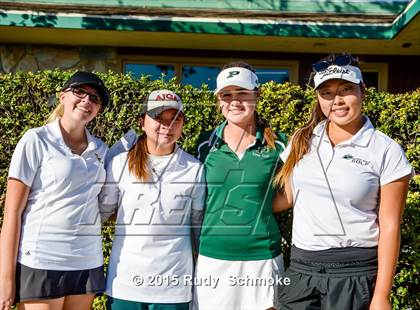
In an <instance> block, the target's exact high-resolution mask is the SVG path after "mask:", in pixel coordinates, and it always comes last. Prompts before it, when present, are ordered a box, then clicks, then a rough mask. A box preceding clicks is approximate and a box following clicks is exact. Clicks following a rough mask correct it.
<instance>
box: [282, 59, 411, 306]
mask: <svg viewBox="0 0 420 310" xmlns="http://www.w3.org/2000/svg"><path fill="white" fill-rule="evenodd" d="M313 69H314V84H315V91H316V98H317V104H316V106H315V108H314V110H313V113H312V117H311V119H310V120H309V122H308V123H307V124H306V125H305V126H303V127H302V128H300V129H298V130H297V131H296V133H295V134H294V135H293V137H292V140H291V143H290V144H289V146H288V147H287V148H286V150H285V152H283V153H282V155H281V156H282V158H283V160H284V161H285V164H284V166H283V168H282V169H281V171H280V173H279V174H278V175H277V177H276V181H277V183H278V184H281V185H282V186H284V187H285V195H279V196H278V197H277V200H276V201H275V203H274V210H275V211H281V210H284V209H287V208H290V207H292V206H293V234H292V244H293V247H292V254H291V265H290V268H289V269H288V270H287V271H286V276H287V277H289V278H290V285H289V286H282V287H281V288H280V293H279V301H280V308H281V309H340V310H347V309H348V310H356V309H371V310H373V309H381V310H391V305H390V301H389V295H390V291H391V287H392V281H393V277H394V273H395V267H396V263H397V259H398V252H399V246H400V220H401V215H402V212H403V209H404V206H405V198H406V195H407V191H408V183H409V180H410V177H411V175H412V168H411V166H410V164H409V163H408V161H407V158H406V157H405V155H404V151H403V150H402V149H401V147H400V146H399V145H398V144H397V143H396V142H395V141H393V140H392V139H391V138H389V137H388V136H386V135H385V134H383V133H382V132H380V131H378V130H376V129H375V128H374V127H373V125H372V123H371V122H370V120H369V118H368V117H367V116H365V115H363V114H362V111H361V110H362V105H363V98H364V90H365V86H364V83H363V78H362V73H361V71H360V68H359V66H358V61H357V59H356V58H354V57H352V56H351V55H349V54H343V55H330V56H329V57H327V58H325V59H323V60H321V61H320V62H318V63H316V64H314V65H313Z"/></svg>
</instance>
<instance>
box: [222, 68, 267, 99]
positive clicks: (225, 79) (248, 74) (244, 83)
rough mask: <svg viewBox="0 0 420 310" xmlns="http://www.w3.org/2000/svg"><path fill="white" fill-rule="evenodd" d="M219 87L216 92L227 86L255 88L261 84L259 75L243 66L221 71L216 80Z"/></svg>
mask: <svg viewBox="0 0 420 310" xmlns="http://www.w3.org/2000/svg"><path fill="white" fill-rule="evenodd" d="M216 85H217V88H216V90H215V91H214V94H217V93H218V92H220V91H221V90H222V89H223V88H225V87H227V86H239V87H242V88H245V89H248V90H253V89H255V88H258V87H259V86H260V84H259V82H258V77H257V75H256V74H255V73H254V72H252V71H251V70H249V69H246V68H241V67H232V68H227V69H225V70H223V71H222V72H220V73H219V75H218V76H217V80H216Z"/></svg>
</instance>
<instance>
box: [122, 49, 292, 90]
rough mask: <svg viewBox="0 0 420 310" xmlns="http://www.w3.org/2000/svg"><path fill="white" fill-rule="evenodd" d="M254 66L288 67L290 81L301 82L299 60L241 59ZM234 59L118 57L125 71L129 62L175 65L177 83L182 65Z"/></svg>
mask: <svg viewBox="0 0 420 310" xmlns="http://www.w3.org/2000/svg"><path fill="white" fill-rule="evenodd" d="M241 60H243V61H245V62H247V63H249V64H251V65H252V66H253V67H255V68H256V70H257V71H258V68H263V69H272V68H273V67H278V68H281V69H287V70H289V72H290V81H289V82H290V83H292V84H298V83H299V61H297V60H276V59H272V60H271V59H270V60H266V59H246V58H245V59H241ZM230 61H232V59H231V58H210V57H180V56H174V57H170V56H150V55H120V56H119V57H118V62H119V67H120V69H121V72H122V73H124V66H125V65H126V64H128V63H140V64H155V65H173V66H174V70H175V77H176V81H177V83H181V82H182V66H183V65H187V66H219V67H221V66H223V64H225V63H228V62H230Z"/></svg>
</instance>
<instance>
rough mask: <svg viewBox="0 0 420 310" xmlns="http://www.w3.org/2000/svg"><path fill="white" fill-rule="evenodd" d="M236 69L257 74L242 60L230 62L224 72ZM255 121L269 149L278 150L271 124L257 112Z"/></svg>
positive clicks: (223, 68)
mask: <svg viewBox="0 0 420 310" xmlns="http://www.w3.org/2000/svg"><path fill="white" fill-rule="evenodd" d="M234 67H238V68H245V69H248V70H250V71H252V72H254V73H255V74H256V71H255V69H254V67H252V66H251V65H250V64H248V63H246V62H244V61H241V60H239V61H232V62H229V63H227V64H225V65H224V66H223V67H222V71H223V70H225V69H228V68H234ZM256 90H257V89H256ZM255 121H256V124H257V126H258V127H259V128H261V129H262V130H263V132H264V140H265V142H266V143H267V146H268V148H270V149H274V148H276V143H275V141H276V139H277V136H276V134H275V133H274V131H273V129H272V128H271V126H270V123H269V122H268V121H267V120H265V119H263V118H261V117H260V116H259V115H258V113H257V112H255Z"/></svg>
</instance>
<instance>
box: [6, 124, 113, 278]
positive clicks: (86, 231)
mask: <svg viewBox="0 0 420 310" xmlns="http://www.w3.org/2000/svg"><path fill="white" fill-rule="evenodd" d="M86 135H87V139H88V146H87V148H86V150H85V151H84V152H83V154H81V155H80V156H79V155H76V154H73V153H72V152H71V150H70V148H69V147H68V146H67V145H66V144H65V143H64V140H63V136H62V133H61V130H60V127H59V123H58V120H57V121H55V122H53V123H50V124H48V125H45V126H42V127H39V128H33V129H29V130H28V131H27V132H26V133H25V134H24V135H23V137H22V138H21V139H20V141H19V143H18V144H17V146H16V149H15V151H14V153H13V157H12V161H11V164H10V170H9V177H10V178H15V179H18V180H20V181H22V182H23V183H25V184H26V185H27V186H29V187H30V191H29V197H28V202H27V206H26V208H25V210H24V212H23V218H22V230H21V237H20V244H19V252H18V261H19V262H20V263H21V264H23V265H26V266H29V267H32V268H37V269H48V270H82V269H91V268H96V267H99V266H101V265H102V264H103V258H102V242H101V223H100V220H99V208H98V194H99V192H100V189H101V187H102V184H103V182H104V181H105V176H106V173H105V168H104V163H103V162H104V158H105V156H106V152H107V146H106V145H105V144H104V143H103V142H102V141H101V140H99V139H97V138H95V137H93V136H92V135H91V134H90V133H89V132H88V131H87V130H86Z"/></svg>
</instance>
